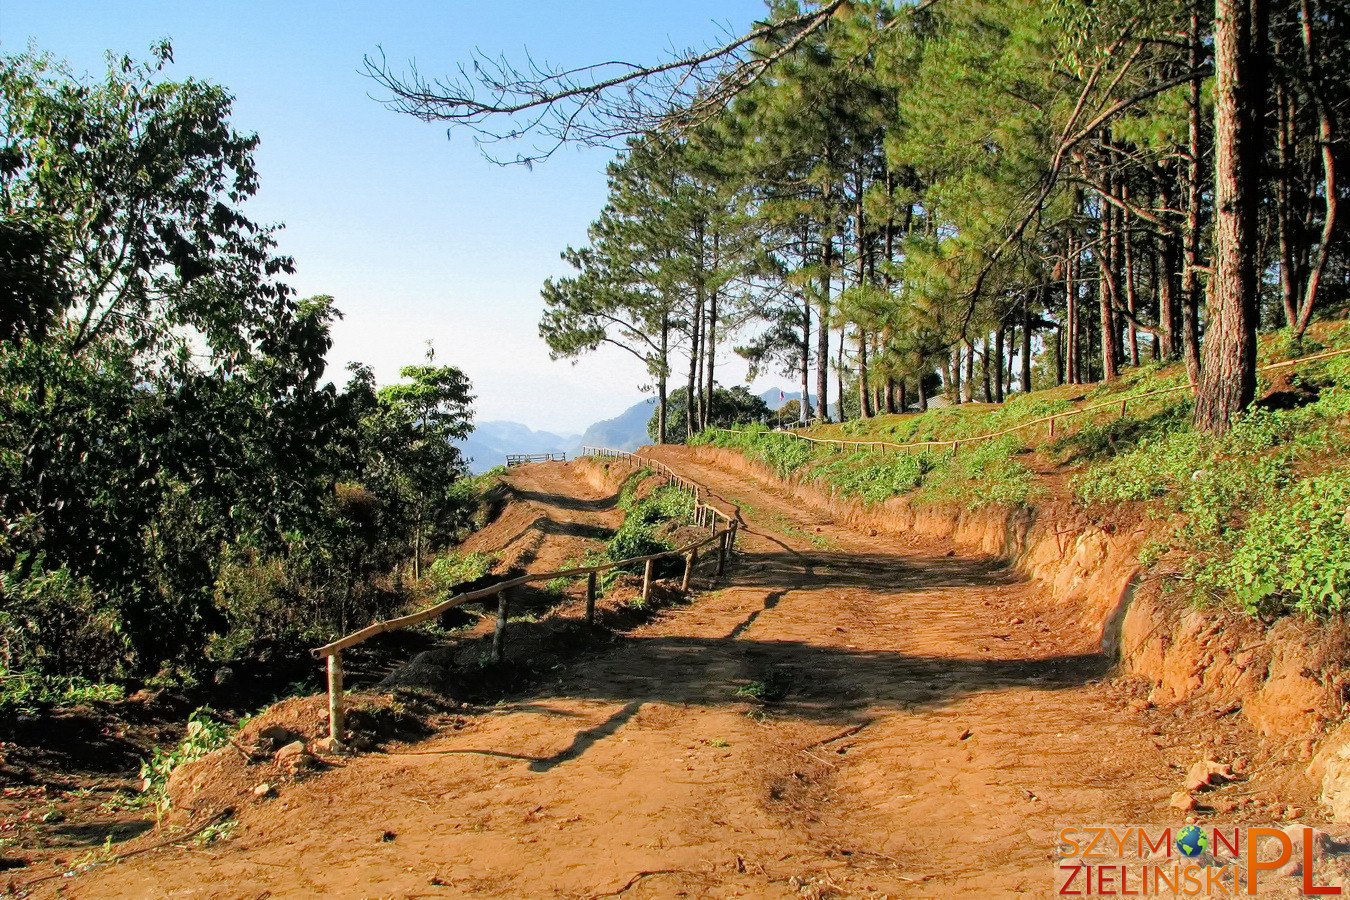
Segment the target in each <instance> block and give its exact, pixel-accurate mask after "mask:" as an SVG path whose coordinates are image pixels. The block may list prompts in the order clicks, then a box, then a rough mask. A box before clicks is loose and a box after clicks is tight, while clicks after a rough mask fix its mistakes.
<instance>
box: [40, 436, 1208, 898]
mask: <svg viewBox="0 0 1350 900" xmlns="http://www.w3.org/2000/svg"><path fill="white" fill-rule="evenodd" d="M663 458H664V459H666V461H667V462H669V463H670V464H671V465H673V466H675V467H676V468H678V469H680V470H681V471H683V472H684V473H685V474H687V475H689V476H691V477H693V478H695V479H697V480H699V481H702V482H704V483H705V484H707V485H709V486H711V487H712V488H713V489H714V490H716V491H717V492H718V493H720V494H721V495H723V496H724V497H727V498H729V499H732V500H735V501H736V502H738V503H740V504H741V505H742V508H743V510H744V518H745V520H746V522H747V524H748V526H749V529H748V532H746V533H743V536H742V540H741V544H740V549H741V557H740V558H739V559H738V560H737V563H736V565H735V567H734V569H733V571H732V572H731V574H730V577H729V578H728V579H727V580H726V583H725V584H724V585H723V586H721V587H720V588H719V589H716V590H713V591H712V592H710V593H705V594H703V595H702V596H699V597H697V598H696V599H695V601H694V602H693V603H692V604H690V605H687V606H683V607H678V608H675V609H671V610H668V611H666V612H665V613H663V614H662V615H661V616H659V617H658V618H657V619H656V620H655V621H653V622H651V623H649V624H647V625H645V626H642V627H641V628H639V629H637V630H635V631H633V632H630V633H628V634H627V635H626V637H625V638H624V639H623V640H621V641H620V642H618V643H617V644H616V645H614V646H613V647H612V648H611V649H607V650H604V651H601V652H596V653H593V654H592V655H590V656H586V657H583V658H580V659H578V660H577V661H575V662H574V663H571V664H568V665H566V666H564V667H562V668H560V669H559V670H557V672H556V679H555V680H553V681H552V682H551V683H549V684H547V685H545V686H544V687H542V688H541V689H539V690H536V691H535V692H534V693H533V694H532V695H531V696H529V697H527V698H521V699H518V700H516V701H514V702H509V703H504V704H501V705H500V706H498V707H497V708H494V709H490V710H486V711H483V712H482V713H481V714H478V715H475V716H473V717H471V718H470V720H469V722H468V724H467V726H465V727H463V728H461V729H459V730H455V731H451V732H447V733H443V734H440V735H437V736H435V737H433V738H431V739H429V740H427V741H424V742H421V743H419V744H416V745H414V746H412V747H410V748H408V749H407V751H406V752H403V753H392V754H370V755H366V756H361V757H357V758H354V759H352V760H350V761H349V762H347V763H346V764H345V766H344V767H343V768H341V769H338V770H336V771H331V772H328V773H326V774H324V775H323V776H322V777H319V778H316V779H313V780H310V781H307V782H303V783H300V784H296V785H294V786H287V787H286V788H284V789H283V790H282V792H281V794H280V796H279V797H278V798H276V799H273V800H270V801H268V802H265V803H261V804H254V805H248V806H246V807H245V808H244V809H243V810H242V811H241V812H240V814H239V824H238V827H237V829H236V831H235V836H234V837H233V838H231V839H230V840H228V841H225V842H222V843H218V844H216V845H213V846H211V847H208V848H205V849H194V850H190V851H184V850H165V851H160V852H155V853H150V854H145V855H143V856H140V857H137V858H135V859H131V860H127V861H124V862H122V863H119V864H116V865H113V866H110V867H107V868H103V869H97V870H95V871H93V872H91V873H89V874H87V875H84V876H81V877H79V878H75V879H70V880H67V881H66V882H65V883H64V884H63V885H62V889H63V890H64V891H65V892H66V893H67V894H68V895H71V896H88V897H94V896H98V897H110V896H136V897H158V896H165V897H292V896H320V895H322V896H341V897H437V896H460V895H466V894H471V895H482V896H492V897H555V896H557V897H604V896H616V895H619V894H622V895H623V896H624V897H669V896H698V897H703V896H708V897H722V896H769V897H776V896H784V897H786V896H794V897H795V896H801V895H803V894H806V895H811V896H863V897H866V896H881V895H889V896H891V897H950V896H965V895H969V896H983V897H989V896H1005V895H1025V896H1047V895H1050V894H1052V893H1053V890H1052V876H1053V872H1052V862H1051V860H1052V857H1053V848H1054V844H1053V834H1054V831H1055V828H1056V826H1058V825H1060V824H1066V823H1084V822H1103V821H1111V822H1150V821H1170V822H1176V821H1180V820H1181V817H1182V814H1181V813H1179V812H1178V811H1176V810H1171V809H1168V808H1167V806H1166V803H1167V799H1168V797H1169V796H1170V795H1171V794H1172V792H1173V791H1175V790H1177V789H1178V788H1179V784H1180V779H1181V775H1180V774H1179V773H1178V771H1177V768H1176V766H1177V765H1179V764H1184V762H1185V761H1187V757H1188V756H1189V755H1191V754H1193V753H1196V752H1202V751H1200V750H1199V748H1198V746H1194V747H1193V746H1191V745H1189V744H1187V743H1186V740H1187V739H1186V738H1184V737H1177V736H1175V735H1173V734H1172V731H1171V729H1174V727H1176V726H1173V725H1171V724H1169V722H1170V719H1169V720H1168V721H1166V722H1165V721H1163V720H1164V718H1166V717H1163V716H1162V715H1161V714H1160V713H1159V712H1158V711H1155V710H1145V709H1141V708H1140V706H1141V704H1139V703H1138V702H1135V703H1133V704H1131V701H1132V700H1136V699H1137V695H1136V694H1135V693H1134V691H1133V690H1132V689H1131V686H1130V685H1126V684H1121V683H1117V682H1114V681H1112V680H1110V679H1109V678H1108V677H1106V676H1107V665H1106V661H1105V660H1103V659H1102V658H1101V657H1099V656H1097V655H1095V652H1094V648H1092V647H1090V646H1088V645H1087V644H1086V643H1085V642H1084V641H1083V640H1081V639H1080V638H1079V637H1077V636H1076V635H1074V634H1072V633H1064V632H1063V631H1062V630H1060V629H1058V628H1057V627H1056V625H1057V622H1056V620H1055V619H1054V618H1053V615H1054V614H1053V612H1048V611H1046V610H1045V609H1044V608H1043V605H1042V604H1041V603H1039V602H1038V596H1037V592H1036V588H1035V586H1034V585H1032V584H1029V583H1026V582H1024V581H1022V580H1020V579H1019V577H1017V576H1016V575H1015V574H1014V573H1013V572H1011V571H1009V570H1008V569H1007V568H1005V567H1003V566H1002V565H1001V564H1000V563H998V562H997V561H995V560H991V559H981V558H970V557H965V556H962V555H959V554H954V553H953V552H952V549H951V548H949V547H944V546H929V545H924V544H908V543H904V542H897V540H896V539H895V538H893V537H884V536H883V537H869V536H867V535H862V534H859V533H856V532H853V531H849V530H846V529H843V528H840V527H836V526H835V525H833V524H832V523H830V522H828V521H823V520H821V519H820V518H819V517H818V516H816V515H814V514H813V513H812V512H811V511H809V510H806V509H803V508H802V506H801V504H800V503H798V502H796V501H793V500H791V499H789V498H788V497H786V496H784V495H782V494H780V493H779V492H777V490H776V489H774V488H773V487H772V486H769V485H766V484H760V483H755V482H752V481H748V480H747V479H745V478H744V477H741V476H732V475H729V474H726V473H723V472H720V471H717V470H714V469H710V468H708V467H705V466H701V465H696V464H694V463H693V462H691V461H690V460H689V459H688V458H687V457H685V456H683V455H681V454H680V453H678V452H677V451H668V452H666V453H664V454H663ZM513 477H519V478H520V486H521V487H526V486H528V490H529V492H530V493H531V495H532V502H534V503H536V504H539V505H540V506H542V507H544V508H548V507H550V506H551V507H553V508H556V510H557V511H558V516H557V521H559V522H565V523H567V525H568V527H567V528H563V529H561V532H560V535H562V536H565V535H566V533H567V531H568V530H569V529H571V530H574V531H577V532H579V533H582V532H586V531H587V529H588V528H591V527H592V526H599V525H601V524H606V525H608V524H612V523H613V521H614V520H613V513H612V510H611V509H610V505H612V498H609V499H608V500H607V499H606V498H603V497H598V496H597V495H596V494H595V492H594V491H593V490H590V489H587V488H582V487H580V486H579V485H578V484H577V483H576V481H575V480H574V479H573V478H570V477H568V475H567V470H565V469H563V468H562V467H557V468H550V467H549V466H536V467H531V468H530V469H529V471H528V472H527V473H524V474H522V475H520V476H513ZM536 552H537V553H538V554H539V556H540V558H545V557H548V558H552V557H550V556H549V554H550V553H551V552H553V551H549V550H547V549H546V548H540V549H538V550H537V551H536ZM755 695H760V697H759V698H757V697H756V696H755ZM764 695H767V697H765V696H764ZM763 700H768V701H770V702H762V701H763ZM1160 723H1162V724H1160ZM1195 740H1196V741H1199V740H1201V739H1200V738H1196V739H1195Z"/></svg>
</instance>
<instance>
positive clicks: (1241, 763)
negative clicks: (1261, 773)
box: [1233, 756, 1252, 775]
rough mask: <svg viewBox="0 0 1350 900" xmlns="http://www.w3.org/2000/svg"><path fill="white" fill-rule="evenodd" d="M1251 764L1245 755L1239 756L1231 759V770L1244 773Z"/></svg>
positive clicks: (1240, 773)
mask: <svg viewBox="0 0 1350 900" xmlns="http://www.w3.org/2000/svg"><path fill="white" fill-rule="evenodd" d="M1251 765H1252V764H1251V760H1249V759H1247V757H1245V756H1239V757H1238V758H1237V759H1235V760H1233V771H1234V773H1236V774H1238V775H1246V774H1247V770H1248V769H1249V768H1251Z"/></svg>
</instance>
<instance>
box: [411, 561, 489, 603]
mask: <svg viewBox="0 0 1350 900" xmlns="http://www.w3.org/2000/svg"><path fill="white" fill-rule="evenodd" d="M496 564H497V557H496V556H495V555H493V554H491V553H481V552H478V551H474V552H472V553H456V552H451V553H447V554H445V555H444V556H441V557H438V558H437V559H436V561H435V562H433V563H432V564H431V565H430V566H429V567H428V568H427V575H428V577H430V578H431V583H432V584H434V585H435V586H436V590H437V591H438V592H439V593H441V594H443V595H447V596H448V595H449V594H450V593H452V592H453V591H454V589H455V588H456V587H458V586H459V585H461V584H468V583H469V582H471V581H477V580H478V579H480V578H482V577H483V576H484V575H486V574H488V573H489V572H491V571H492V567H493V566H495V565H496Z"/></svg>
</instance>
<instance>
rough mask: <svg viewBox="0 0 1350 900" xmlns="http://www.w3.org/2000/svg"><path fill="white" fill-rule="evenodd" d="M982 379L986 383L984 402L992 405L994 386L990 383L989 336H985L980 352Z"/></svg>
mask: <svg viewBox="0 0 1350 900" xmlns="http://www.w3.org/2000/svg"><path fill="white" fill-rule="evenodd" d="M980 378H981V379H982V380H983V381H984V402H985V403H992V402H993V401H994V389H993V385H991V384H990V382H989V335H987V334H986V335H985V336H984V341H983V347H982V348H981V350H980Z"/></svg>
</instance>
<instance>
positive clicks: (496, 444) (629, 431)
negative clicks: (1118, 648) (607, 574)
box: [455, 387, 802, 474]
mask: <svg viewBox="0 0 1350 900" xmlns="http://www.w3.org/2000/svg"><path fill="white" fill-rule="evenodd" d="M780 394H782V397H781V398H780V396H779V395H780ZM801 395H802V394H801V391H795V392H794V391H783V390H782V389H781V388H776V387H775V388H770V389H769V390H767V391H764V392H763V393H761V394H760V395H759V396H760V398H761V399H762V400H763V401H764V402H765V403H766V404H768V406H769V409H774V410H776V409H778V408H779V407H781V406H782V405H783V404H784V403H786V402H788V401H789V400H797V399H799V398H800V397H801ZM655 414H656V398H655V397H652V398H650V399H646V400H640V401H638V402H637V403H635V404H633V405H632V406H630V407H628V408H627V409H626V410H624V411H623V412H621V413H619V414H618V415H617V416H615V417H613V418H612V419H603V420H601V421H599V422H596V423H594V424H593V425H591V426H590V427H589V428H587V429H586V431H585V432H584V433H583V434H582V435H581V436H580V437H578V436H577V435H575V434H567V435H559V434H554V433H553V432H551V431H535V430H534V429H533V428H530V427H529V426H528V425H523V424H521V423H520V422H510V421H493V422H480V423H479V424H478V425H477V426H476V427H475V428H474V431H473V434H471V435H469V436H468V437H467V438H465V439H464V440H462V441H457V442H456V443H455V446H456V447H458V448H459V449H460V452H461V453H463V454H464V456H465V457H466V458H471V462H470V463H469V469H470V471H472V472H474V473H475V474H476V473H479V472H486V471H487V470H488V469H491V468H492V467H493V466H500V465H503V464H505V462H506V455H507V454H508V453H566V454H567V456H568V458H569V459H570V458H571V457H573V456H575V455H577V454H578V453H579V452H581V448H582V447H610V448H612V449H614V450H636V449H638V448H639V447H642V446H644V445H645V444H650V443H651V442H652V439H651V436H650V435H648V434H647V423H648V422H650V421H651V418H652V416H653V415H655Z"/></svg>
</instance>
